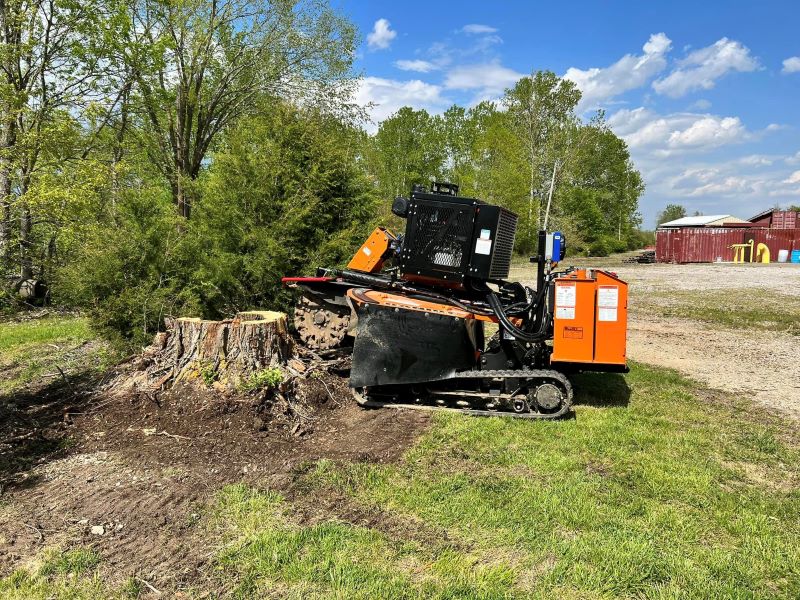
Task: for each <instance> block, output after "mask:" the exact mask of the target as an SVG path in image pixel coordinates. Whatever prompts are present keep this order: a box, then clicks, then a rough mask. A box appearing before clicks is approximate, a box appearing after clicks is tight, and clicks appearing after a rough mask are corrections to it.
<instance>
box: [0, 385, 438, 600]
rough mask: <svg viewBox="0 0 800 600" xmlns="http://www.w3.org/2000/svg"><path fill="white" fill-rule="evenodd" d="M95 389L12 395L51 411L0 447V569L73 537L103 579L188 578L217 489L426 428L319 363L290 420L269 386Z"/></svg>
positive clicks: (350, 456) (287, 480) (277, 482)
mask: <svg viewBox="0 0 800 600" xmlns="http://www.w3.org/2000/svg"><path fill="white" fill-rule="evenodd" d="M59 384H60V385H59ZM98 384H99V383H98V382H97V381H96V380H95V381H87V382H83V384H82V386H81V387H79V388H78V389H75V387H76V386H78V385H79V384H78V382H77V381H76V382H73V383H72V387H71V388H70V387H67V386H66V385H64V384H63V382H56V383H55V384H52V385H50V386H48V387H45V388H41V389H39V390H37V391H36V392H35V393H34V394H32V395H31V397H30V398H27V399H26V400H25V404H26V406H29V407H32V409H33V408H36V407H39V406H47V407H48V409H47V410H48V411H49V412H48V414H50V415H51V416H50V418H49V420H48V422H47V423H42V422H37V425H39V426H40V427H39V428H37V430H36V433H35V434H34V435H32V436H31V437H30V439H29V440H27V442H28V443H25V444H22V445H20V444H13V443H12V444H9V445H6V446H4V448H3V453H4V457H3V458H4V462H3V465H4V468H3V471H2V477H3V486H4V490H3V492H4V493H3V498H2V499H3V502H4V504H3V506H2V507H1V508H0V569H1V570H2V572H3V573H8V572H9V571H10V570H12V569H13V568H15V567H17V566H20V565H21V564H24V563H25V562H26V561H28V560H29V559H31V558H32V557H34V556H35V555H36V553H37V552H38V551H40V550H41V549H42V548H44V547H47V546H52V545H60V546H62V547H69V546H75V545H80V546H87V547H90V548H93V549H95V550H97V551H98V552H99V553H100V555H101V557H102V559H103V562H102V569H103V570H104V571H105V576H106V577H107V578H108V579H107V580H108V581H109V582H120V581H122V580H124V579H125V578H127V577H129V576H133V575H135V576H137V577H141V578H142V579H144V580H146V581H148V582H149V583H151V584H152V585H154V586H155V587H156V588H158V589H166V590H170V589H180V588H182V587H184V586H186V585H188V584H189V583H190V582H192V583H194V584H197V582H198V578H200V577H204V576H205V575H204V573H206V570H204V569H203V566H204V565H205V564H206V563H207V562H208V560H209V559H210V557H211V556H213V555H214V553H215V551H216V550H217V549H216V548H214V547H210V546H209V545H208V541H207V530H206V528H205V527H204V519H205V518H206V515H205V514H204V510H205V507H206V506H207V505H208V502H209V500H211V498H212V497H213V495H214V494H215V493H216V492H217V491H218V490H219V489H220V487H222V486H223V485H225V484H227V483H232V482H239V481H246V482H250V483H253V484H258V485H264V484H265V482H266V484H267V485H269V486H270V487H271V488H273V489H279V490H280V489H288V487H289V486H291V484H292V473H293V471H294V470H296V469H297V468H298V467H299V466H300V465H302V464H303V463H305V462H306V461H313V460H318V459H322V458H327V459H333V460H351V461H352V460H368V461H370V462H386V461H392V460H395V459H396V458H397V457H398V456H399V455H400V454H401V453H402V452H403V451H404V450H405V449H406V448H407V447H408V445H409V444H410V443H411V442H412V441H413V440H414V439H415V438H416V436H417V435H418V433H419V432H420V431H421V430H422V429H423V428H424V427H425V426H426V424H427V423H428V416H427V415H425V414H419V413H417V412H416V411H408V412H405V411H370V410H364V409H361V408H360V407H359V406H358V405H357V404H356V403H355V402H354V401H353V400H352V398H351V396H350V394H349V391H348V389H347V383H346V379H344V378H343V377H340V376H337V375H336V374H333V373H328V372H325V373H321V374H320V375H319V376H318V377H315V378H309V379H308V380H307V381H306V383H305V384H304V385H305V386H306V389H304V390H302V397H303V398H304V402H303V405H302V408H301V409H300V410H302V411H303V415H302V416H299V415H298V414H297V413H296V411H295V410H294V409H293V408H292V407H289V406H287V405H286V404H285V403H282V402H280V399H276V398H275V397H274V395H273V396H270V395H266V394H249V395H243V394H236V393H223V392H220V391H217V390H214V389H211V388H207V389H204V388H202V387H198V386H195V385H186V386H176V387H173V388H172V389H170V390H169V391H167V392H165V393H163V394H157V395H154V394H149V393H136V392H135V391H133V390H131V391H129V392H126V393H123V394H120V393H113V391H112V390H111V389H103V385H100V388H101V391H100V392H97V391H96V390H97V386H98ZM6 400H8V399H6ZM17 400H19V399H17ZM42 425H44V427H41V426H42ZM18 435H19V434H18ZM204 535H205V536H206V538H205V539H204Z"/></svg>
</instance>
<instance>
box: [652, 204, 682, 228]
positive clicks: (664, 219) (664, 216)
mask: <svg viewBox="0 0 800 600" xmlns="http://www.w3.org/2000/svg"><path fill="white" fill-rule="evenodd" d="M685 216H686V209H685V208H684V207H683V206H681V205H680V204H667V206H666V207H665V208H664V210H662V211H661V212H660V213H658V217H657V218H656V227H658V226H659V225H661V224H662V223H668V222H670V221H674V220H676V219H682V218H683V217H685Z"/></svg>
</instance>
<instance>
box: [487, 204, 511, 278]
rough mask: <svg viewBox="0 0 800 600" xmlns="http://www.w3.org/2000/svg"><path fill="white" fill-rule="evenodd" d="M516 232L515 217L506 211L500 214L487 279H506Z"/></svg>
mask: <svg viewBox="0 0 800 600" xmlns="http://www.w3.org/2000/svg"><path fill="white" fill-rule="evenodd" d="M516 232H517V215H515V214H513V213H510V212H508V211H506V210H503V211H501V212H500V219H499V220H498V222H497V233H496V234H495V236H496V239H495V246H494V255H493V256H492V266H491V268H490V270H489V277H491V278H492V279H504V278H506V277H508V272H509V270H510V269H511V256H512V254H513V252H514V236H515V235H516Z"/></svg>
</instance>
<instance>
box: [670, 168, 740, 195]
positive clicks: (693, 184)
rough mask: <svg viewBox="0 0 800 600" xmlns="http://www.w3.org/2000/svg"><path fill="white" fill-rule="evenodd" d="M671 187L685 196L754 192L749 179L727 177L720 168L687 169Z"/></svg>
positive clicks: (672, 182)
mask: <svg viewBox="0 0 800 600" xmlns="http://www.w3.org/2000/svg"><path fill="white" fill-rule="evenodd" d="M670 185H671V187H672V189H673V190H676V191H680V192H682V193H683V195H685V196H712V195H713V196H728V195H732V194H744V193H750V192H753V191H754V188H753V184H752V183H751V182H750V181H749V180H748V179H747V178H745V177H740V176H735V175H726V174H725V173H724V172H723V171H722V170H720V169H718V168H706V169H686V170H684V171H683V172H682V173H681V174H680V175H678V176H677V177H675V178H674V179H672V180H671V182H670Z"/></svg>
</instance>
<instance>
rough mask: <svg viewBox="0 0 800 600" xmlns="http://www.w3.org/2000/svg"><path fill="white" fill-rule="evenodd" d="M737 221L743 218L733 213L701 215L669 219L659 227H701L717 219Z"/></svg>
mask: <svg viewBox="0 0 800 600" xmlns="http://www.w3.org/2000/svg"><path fill="white" fill-rule="evenodd" d="M728 220H730V221H736V222H740V221H741V219H737V218H736V217H734V216H731V215H701V216H699V217H683V218H681V219H675V220H674V221H667V222H666V223H662V224H661V225H659V227H700V226H702V225H710V224H711V223H714V222H716V221H721V222H725V221H728Z"/></svg>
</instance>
